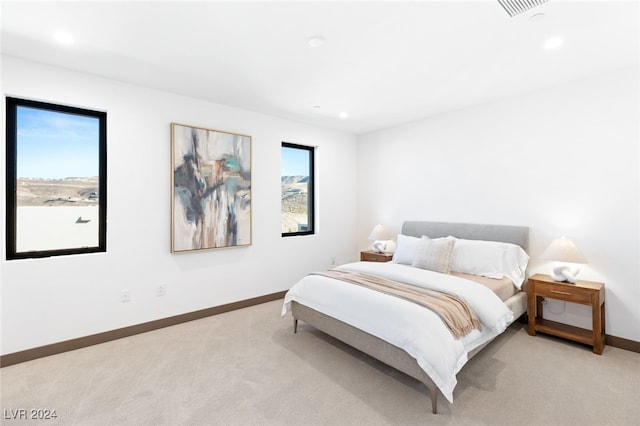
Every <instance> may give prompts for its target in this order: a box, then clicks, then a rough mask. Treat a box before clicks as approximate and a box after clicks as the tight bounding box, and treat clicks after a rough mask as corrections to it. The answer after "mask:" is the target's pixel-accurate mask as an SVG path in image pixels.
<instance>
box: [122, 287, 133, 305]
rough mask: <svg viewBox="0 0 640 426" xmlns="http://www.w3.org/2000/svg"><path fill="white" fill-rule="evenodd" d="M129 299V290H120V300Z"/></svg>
mask: <svg viewBox="0 0 640 426" xmlns="http://www.w3.org/2000/svg"><path fill="white" fill-rule="evenodd" d="M130 300H131V292H130V291H129V290H122V292H120V301H121V302H122V303H125V302H128V301H130Z"/></svg>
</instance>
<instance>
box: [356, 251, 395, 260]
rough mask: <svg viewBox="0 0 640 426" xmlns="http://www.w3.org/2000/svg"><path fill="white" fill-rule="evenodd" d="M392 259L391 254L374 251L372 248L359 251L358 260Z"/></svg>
mask: <svg viewBox="0 0 640 426" xmlns="http://www.w3.org/2000/svg"><path fill="white" fill-rule="evenodd" d="M391 259H393V254H390V253H376V252H374V251H373V250H365V251H361V252H360V260H362V261H367V262H389V261H390V260H391Z"/></svg>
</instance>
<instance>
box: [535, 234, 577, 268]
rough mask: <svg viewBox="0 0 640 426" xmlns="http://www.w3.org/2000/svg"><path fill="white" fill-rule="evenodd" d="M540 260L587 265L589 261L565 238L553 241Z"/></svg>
mask: <svg viewBox="0 0 640 426" xmlns="http://www.w3.org/2000/svg"><path fill="white" fill-rule="evenodd" d="M540 258H541V259H546V260H554V261H557V262H571V263H587V259H586V258H585V257H584V255H583V254H582V253H581V252H580V250H578V247H576V245H575V244H574V243H573V241H571V240H570V239H568V238H565V237H560V238H556V239H555V240H553V241H552V242H551V244H549V246H548V247H547V248H546V249H545V250H544V251H543V252H542V255H541V256H540Z"/></svg>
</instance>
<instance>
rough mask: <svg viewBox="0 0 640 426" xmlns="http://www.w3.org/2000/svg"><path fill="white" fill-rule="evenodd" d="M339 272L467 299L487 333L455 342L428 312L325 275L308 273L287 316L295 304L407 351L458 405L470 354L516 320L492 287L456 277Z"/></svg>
mask: <svg viewBox="0 0 640 426" xmlns="http://www.w3.org/2000/svg"><path fill="white" fill-rule="evenodd" d="M338 269H344V270H350V271H358V272H363V273H368V274H373V275H378V276H382V277H385V278H389V279H392V280H395V281H399V282H405V283H408V284H412V285H416V286H419V287H424V288H429V289H432V290H438V291H443V292H446V293H450V294H454V295H456V296H458V297H461V298H463V299H464V300H465V301H466V302H467V303H468V304H469V306H470V307H471V308H472V309H473V310H474V311H475V312H476V314H477V315H478V318H479V320H480V322H481V323H482V331H478V330H474V331H473V332H471V333H470V334H468V335H466V336H464V337H463V338H461V339H459V340H456V339H455V338H454V337H453V335H452V334H451V332H450V331H449V330H448V329H447V327H446V326H445V325H444V323H443V322H442V320H441V319H440V317H439V316H438V315H437V314H435V313H434V312H432V311H431V310H429V309H426V308H424V307H422V306H419V305H417V304H415V303H412V302H408V301H406V300H403V299H399V298H397V297H392V296H389V295H386V294H382V293H379V292H376V291H372V290H369V289H367V288H364V287H361V286H357V285H351V284H347V283H344V282H342V281H337V280H333V279H331V278H327V277H323V276H320V275H308V276H306V277H304V278H303V279H302V280H300V281H299V282H298V283H296V284H295V285H294V286H293V287H292V288H291V290H289V291H288V292H287V294H286V295H285V299H284V306H283V307H282V315H283V316H284V315H285V314H287V313H288V312H289V311H290V310H291V301H293V300H295V301H297V302H299V303H301V304H303V305H306V306H308V307H310V308H312V309H315V310H316V311H318V312H322V313H323V314H326V315H329V316H331V317H333V318H335V319H338V320H340V321H343V322H345V323H347V324H350V325H352V326H354V327H357V328H359V329H361V330H363V331H365V332H367V333H369V334H371V335H374V336H376V337H378V338H380V339H382V340H384V341H386V342H388V343H391V344H392V345H394V346H397V347H399V348H402V349H404V350H405V351H406V352H407V353H408V354H409V355H411V356H412V357H413V358H415V359H416V361H417V362H418V365H420V367H421V368H422V369H423V370H424V371H425V372H426V373H427V374H428V375H429V377H431V379H432V380H433V382H434V383H435V384H436V386H438V388H439V389H440V391H441V392H442V394H443V395H444V396H445V398H447V400H448V401H449V402H453V389H454V388H455V386H456V383H457V380H456V374H457V373H458V371H460V369H461V368H462V366H463V365H464V364H465V363H466V362H467V359H468V358H467V354H468V353H469V351H471V350H473V349H474V348H476V347H478V346H480V345H482V344H483V343H485V342H487V341H488V340H490V339H492V338H493V337H495V336H497V335H498V334H500V333H502V332H503V331H504V330H505V329H506V327H507V326H508V325H509V324H510V323H511V322H512V321H513V312H511V310H510V309H509V308H507V306H506V305H505V304H504V303H503V302H502V301H501V300H500V298H499V297H498V296H496V295H495V294H494V293H493V292H492V291H491V290H489V289H488V288H487V287H484V286H483V285H481V284H478V283H475V282H473V281H469V280H465V279H463V278H459V277H455V276H452V275H445V274H440V273H437V272H432V271H428V270H424V269H419V268H414V267H411V266H408V265H402V264H397V263H392V262H387V263H381V262H355V263H349V264H346V265H342V266H340V267H338Z"/></svg>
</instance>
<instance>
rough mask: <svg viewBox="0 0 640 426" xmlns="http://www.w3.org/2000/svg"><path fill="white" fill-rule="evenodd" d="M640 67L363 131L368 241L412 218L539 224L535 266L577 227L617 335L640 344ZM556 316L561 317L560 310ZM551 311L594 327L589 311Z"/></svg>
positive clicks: (588, 271) (361, 192)
mask: <svg viewBox="0 0 640 426" xmlns="http://www.w3.org/2000/svg"><path fill="white" fill-rule="evenodd" d="M638 75H639V74H638V69H637V68H633V69H625V70H620V71H618V72H613V73H609V74H606V75H601V76H598V77H594V78H590V79H586V80H581V81H575V82H571V83H567V84H564V85H560V86H556V87H553V88H550V89H547V90H541V91H537V92H535V93H530V94H527V95H525V96H519V97H514V98H509V99H505V100H502V101H500V102H494V103H491V104H485V105H482V106H477V107H474V108H469V109H465V110H461V111H457V112H452V113H448V114H443V115H440V116H435V117H432V118H428V119H424V120H420V121H417V122H413V123H409V124H406V125H402V126H398V127H395V128H389V129H385V130H382V131H378V132H374V133H370V134H367V135H363V136H361V137H359V143H358V146H359V165H358V176H359V187H358V196H359V199H358V226H359V228H358V239H359V247H360V248H365V247H366V246H367V245H368V244H369V242H368V241H366V236H367V235H368V233H369V231H370V230H371V228H372V227H373V225H375V224H376V223H382V224H383V225H384V226H385V227H386V228H387V229H389V230H391V231H392V232H395V233H397V232H398V231H399V230H400V226H401V223H402V221H403V220H405V219H424V220H437V221H453V222H456V221H457V222H474V223H494V224H511V225H525V226H529V227H530V238H531V244H530V252H531V256H532V261H531V264H530V272H531V273H535V272H542V273H548V272H549V269H550V264H549V263H548V262H543V261H540V260H539V256H540V253H541V252H542V250H544V248H545V247H546V245H547V244H548V243H549V242H550V241H551V240H552V239H553V238H555V237H557V236H560V235H566V236H567V237H569V238H571V239H573V240H574V241H575V243H576V244H577V245H578V247H579V248H580V249H581V250H582V251H583V253H584V254H585V256H586V257H587V259H588V260H589V264H588V265H585V266H584V267H583V268H582V272H581V274H580V275H579V278H582V279H589V280H594V281H601V282H604V283H605V286H606V321H607V334H611V335H614V336H618V337H623V338H627V339H632V340H635V341H640V269H639V263H640V249H639V243H640V227H639V226H640V225H639V217H640V215H639V200H640V196H639V194H640V188H639V186H640V177H639V170H640V161H639V158H640V155H639V140H640V138H639V117H640V108H639V87H638ZM551 311H553V312H556V313H557V315H554V314H552V313H551ZM545 317H547V318H550V319H556V320H559V321H563V322H568V323H570V324H574V325H578V326H582V327H584V328H591V312H590V309H589V307H586V306H582V305H575V304H564V303H563V302H560V301H553V300H550V301H549V304H548V308H547V311H546V312H545Z"/></svg>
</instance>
